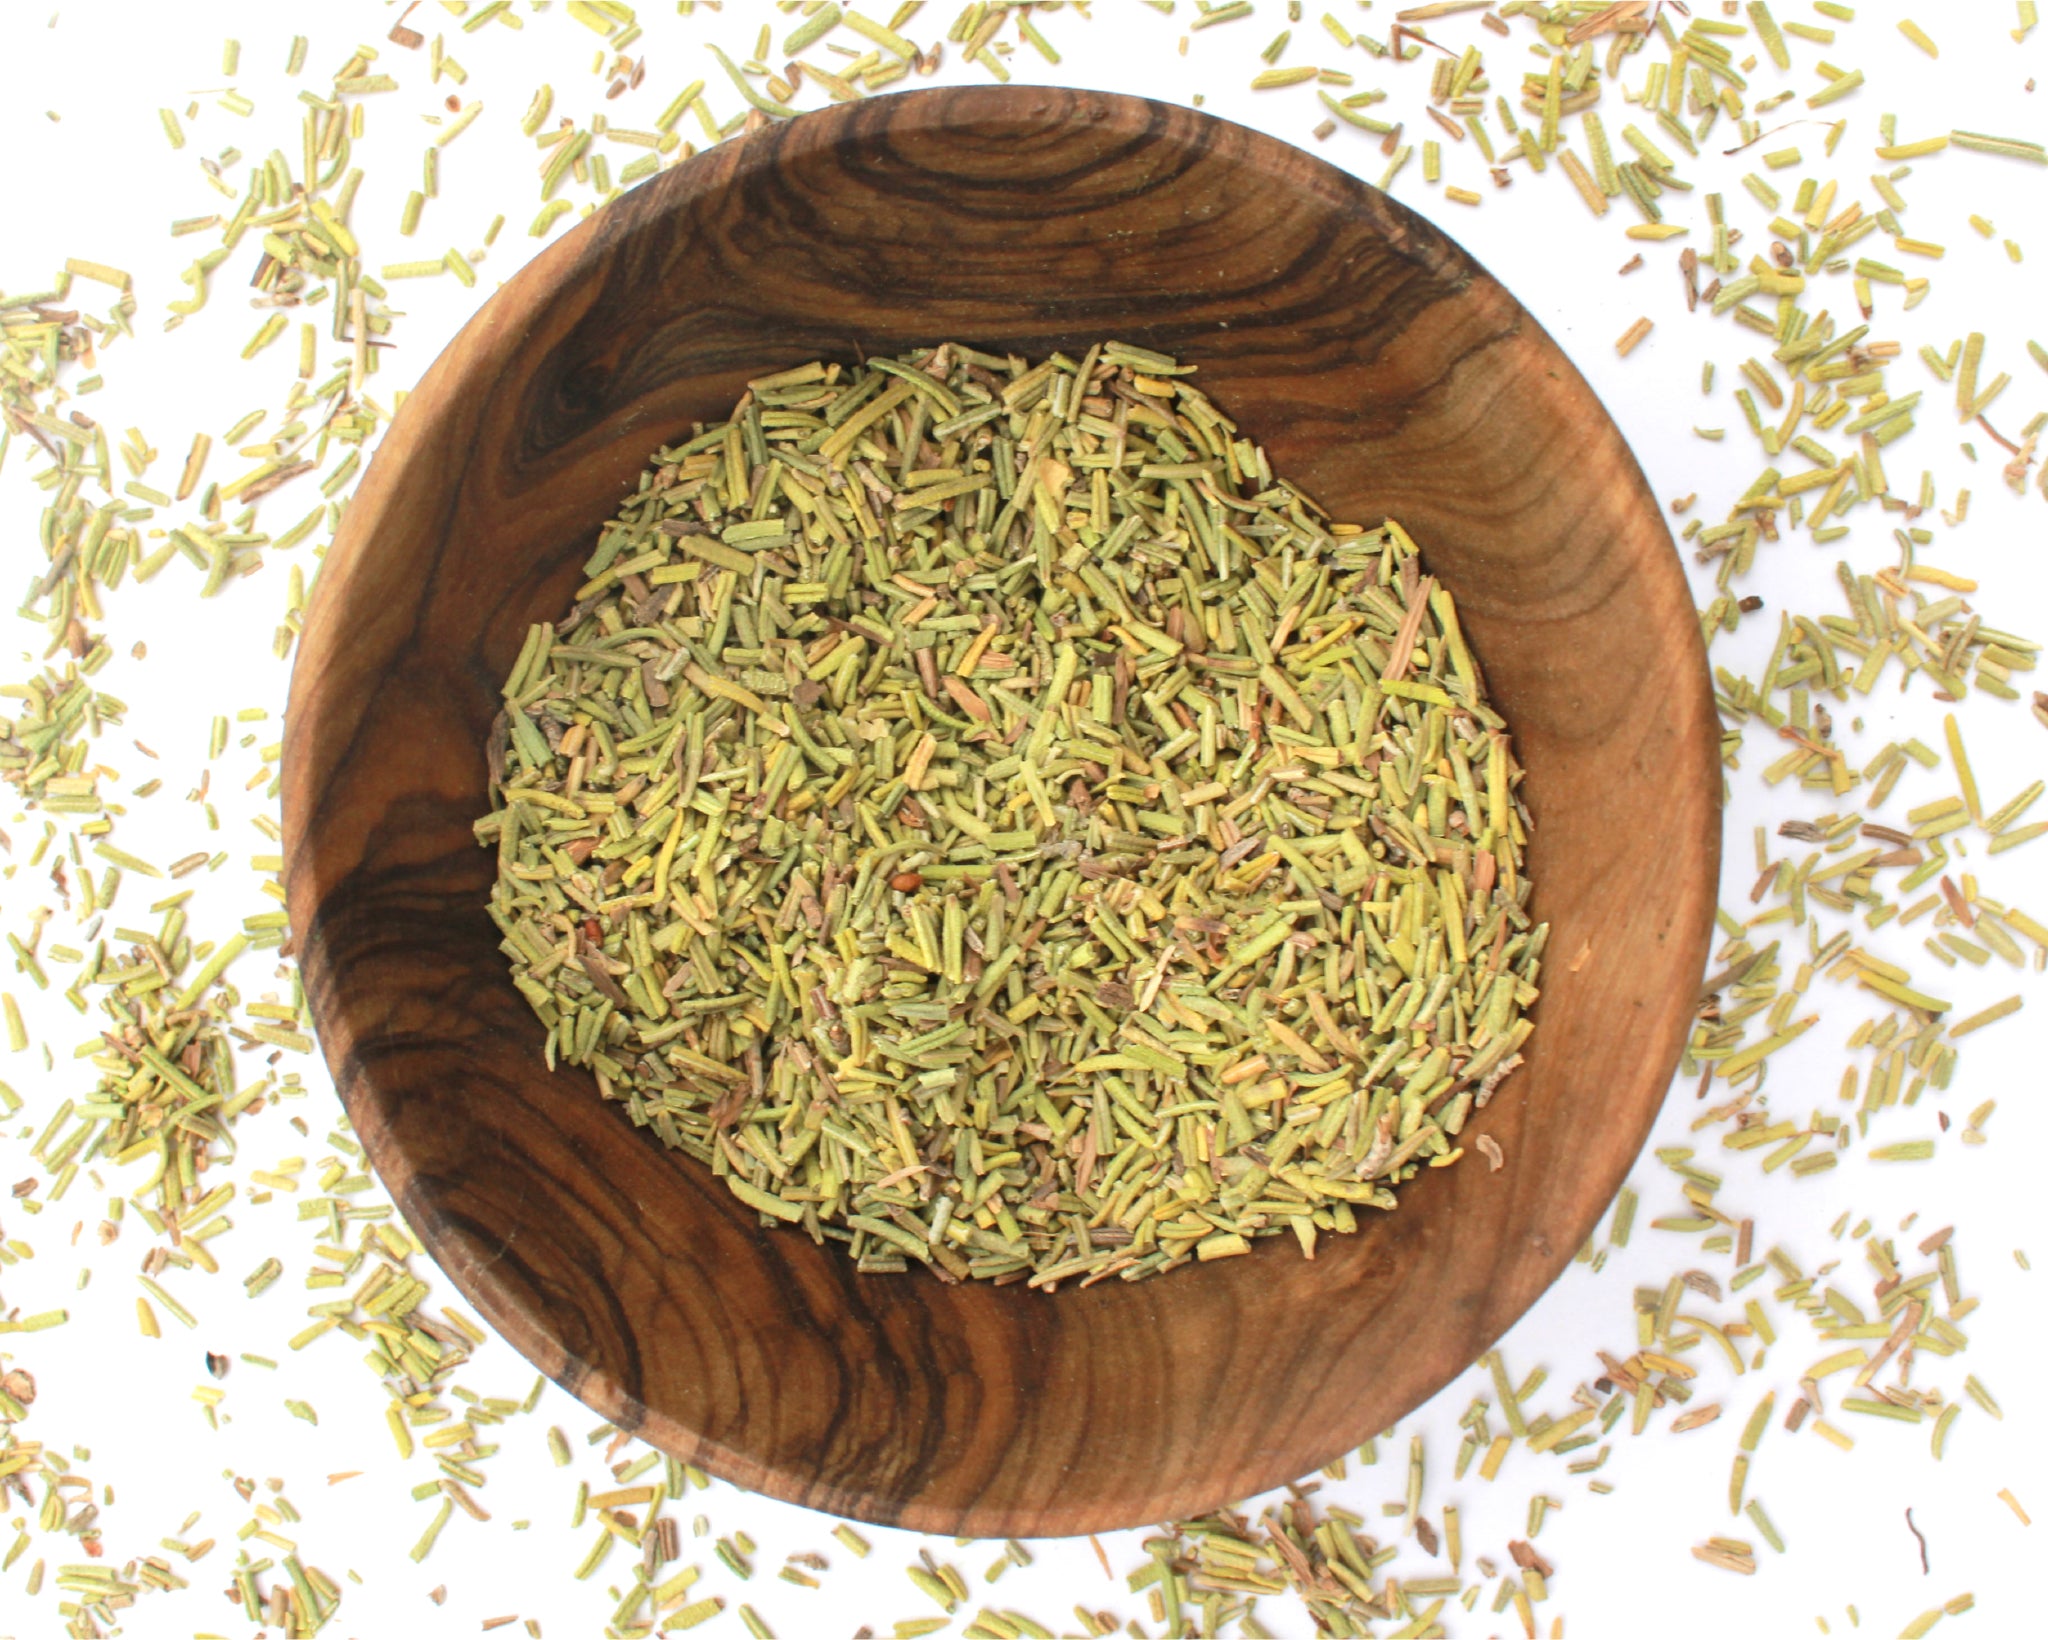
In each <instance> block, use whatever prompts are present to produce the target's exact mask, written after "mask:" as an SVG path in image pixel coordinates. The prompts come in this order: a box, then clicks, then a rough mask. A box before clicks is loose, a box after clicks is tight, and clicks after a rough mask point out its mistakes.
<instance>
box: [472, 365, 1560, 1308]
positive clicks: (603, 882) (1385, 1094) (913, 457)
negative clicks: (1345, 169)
mask: <svg viewBox="0 0 2048 1640" xmlns="http://www.w3.org/2000/svg"><path fill="white" fill-rule="evenodd" d="M1191 370H1192V367H1190V366H1183V365H1181V364H1179V363H1177V362H1176V361H1174V360H1172V359H1170V358H1167V357H1164V356H1162V355H1159V354H1155V353H1150V352H1147V351H1145V350H1143V349H1140V348H1135V347H1127V346H1123V345H1121V344H1118V343H1114V342H1112V343H1107V344H1103V345H1099V346H1096V347H1092V348H1090V349H1088V350H1087V353H1086V354H1085V356H1084V357H1083V358H1081V359H1079V360H1076V359H1073V358H1069V357H1067V356H1065V355H1058V354H1056V355H1054V356H1053V357H1051V358H1049V359H1046V360H1044V361H1042V362H1039V363H1037V364H1027V363H1026V362H1025V361H1023V360H1021V359H1017V358H1002V357H997V356H994V355H991V354H986V353H981V352H977V351H975V350H974V349H972V348H968V347H963V346H960V345H958V344H953V343H948V344H945V345H942V346H940V347H936V348H930V349H925V350H921V351H919V352H915V353H911V354H907V355H905V356H903V357H901V358H897V359H879V360H875V361H873V362H871V363H870V364H867V365H864V366H862V367H860V368H857V369H851V370H849V369H846V368H843V367H841V366H838V365H825V364H810V365H805V366H803V367H801V368H798V369H793V370H785V371H782V372H780V373H779V374H776V375H773V376H769V377H765V378H763V379H761V380H759V381H756V382H754V383H753V384H752V385H751V386H750V388H749V390H748V393H747V395H746V396H745V398H744V399H742V401H741V403H740V404H739V406H738V407H737V408H736V409H735V411H734V413H733V415H732V417H731V418H730V419H729V420H727V421H724V422H721V423H719V424H718V425H716V426H711V427H700V428H697V429H696V430H694V431H693V433H692V434H691V436H690V437H689V438H687V439H685V440H683V441H681V442H679V443H678V444H676V445H674V446H672V447H670V448H667V449H664V450H662V451H660V452H659V453H658V454H657V455H656V457H655V460H654V464H653V465H652V466H651V467H650V468H649V469H648V471H647V472H646V473H645V474H644V475H643V477H642V480H641V484H640V488H639V490H638V492H637V493H636V494H635V495H634V497H633V498H632V499H631V500H630V501H629V502H628V503H627V504H626V505H625V507H624V508H623V509H622V510H621V512H620V513H619V515H618V517H617V518H616V519H614V520H613V521H612V522H611V523H609V524H608V525H606V526H605V528H604V530H603V532H602V535H601V537H600V540H599V543H598V546H597V550H596V552H595V553H594V554H593V556H592V557H591V559H590V561H589V563H588V564H587V565H586V573H587V574H588V577H589V579H588V580H587V581H586V582H585V584H584V585H583V587H582V588H581V589H580V591H579V594H578V601H577V603H576V606H575V608H574V609H573V610H572V611H571V612H570V613H569V614H568V615H567V616H566V617H565V618H564V619H563V620H561V621H560V622H559V623H557V624H555V625H554V626H548V625H540V626H536V627H535V628H534V629H533V630H532V631H531V633H530V634H529V636H528V640H527V643H526V645H525V647H524V649H523V651H522V653H521V654H520V656H519V658H518V661H517V663H516V664H515V665H514V667H513V670H512V673H511V676H510V677H509V678H508V679H507V681H506V684H505V687H504V694H505V698H506V706H505V711H504V714H503V716H502V718H501V721H500V724H499V727H498V731H497V734H496V736H495V738H494V743H493V745H492V747H491V749H490V750H491V758H492V765H493V773H494V780H493V786H492V790H493V798H494V803H495V807H494V809H493V811H492V813H491V814H489V815H488V816H486V817H485V818H484V819H482V820H481V821H479V822H478V825H477V828H476V830H477V835H478V838H479V840H480V841H481V842H483V843H485V844H486V845H489V846H493V847H495V848H496V849H497V850H498V857H499V876H498V881H497V885H496V887H495V889H494V891H493V894H492V898H491V912H492V915H493V917H494V918H495V919H496V920H497V922H498V925H499V927H500V929H501V930H502V931H503V933H504V936H505V939H504V950H505V952H506V954H507V955H508V957H510V959H511V961H512V967H513V978H514V982H515V983H516V984H517V985H518V986H519V988H520V990H521V992H522V993H523V994H524V995H525V996H526V998H527V999H528V1001H529V1002H530V1003H531V1004H532V1005H533V1007H534V1010H535V1012H536V1013H537V1014H538V1015H539V1017H540V1019H541V1021H542V1022H543V1024H545V1025H546V1027H547V1029H548V1036H547V1047H546V1052H547V1057H548V1061H549V1063H550V1064H551V1065H552V1064H556V1063H559V1062H562V1061H567V1062H569V1063H573V1064H578V1065H587V1066H589V1067H590V1068H591V1069H592V1071H593V1072H594V1073H595V1074H596V1076H597V1080H598V1085H599V1088H600V1090H601V1092H602V1093H603V1094H604V1095H605V1096H606V1097H608V1098H613V1099H617V1100H620V1101H622V1102H623V1103H624V1104H625V1105H626V1107H627V1110H628V1113H629V1114H630V1115H631V1117H632V1119H633V1120H634V1121H635V1122H636V1123H638V1124H640V1125H642V1126H646V1127H650V1128H652V1129H653V1131H654V1132H655V1134H656V1135H657V1136H658V1137H659V1138H661V1139H662V1140H663V1141H664V1142H665V1143H667V1144H670V1145H674V1146H679V1147H681V1148H683V1149H685V1150H687V1151H689V1152H690V1153H691V1154H693V1155H695V1156H697V1157H698V1158H700V1159H701V1160H704V1161H706V1162H708V1163H710V1164H711V1166H712V1167H713V1169H714V1171H715V1172H716V1173H718V1174H719V1175H720V1176H721V1177H723V1178H724V1179H725V1180H726V1181H727V1183H728V1185H729V1186H730V1188H731V1189H732V1191H733V1192H734V1194H735V1195H737V1196H739V1197H740V1198H741V1200H743V1201H745V1202H746V1203H747V1204H748V1205H749V1206H752V1207H754V1208H757V1209H758V1210H759V1211H760V1212H761V1213H762V1214H763V1215H764V1217H765V1218H766V1219H769V1220H773V1221H782V1222H789V1223H801V1224H802V1225H803V1226H804V1227H805V1229H806V1230H807V1231H808V1232H809V1233H810V1234H811V1235H812V1236H814V1237H818V1238H829V1239H833V1240H837V1241H843V1242H846V1243H848V1244H849V1248H850V1251H851V1252H852V1254H853V1255H854V1257H855V1258H856V1259H857V1260H858V1261H859V1263H860V1266H861V1267H862V1268H863V1269H870V1270H897V1269H903V1268H906V1267H907V1265H908V1262H909V1261H912V1260H915V1261H916V1262H918V1263H922V1264H927V1265H929V1266H931V1267H933V1268H934V1270H935V1271H936V1272H938V1273H940V1274H941V1275H942V1276H944V1277H945V1278H947V1279H958V1278H962V1277H983V1278H990V1279H996V1280H1014V1279H1022V1278H1025V1277H1028V1278H1029V1279H1030V1280H1031V1282H1032V1284H1033V1285H1035V1286H1043V1287H1047V1288H1051V1287H1053V1286H1055V1285H1056V1284H1057V1283H1059V1282H1060V1281H1062V1280H1066V1279H1100V1278H1102V1277H1106V1276H1108V1275H1111V1274H1116V1275H1121V1276H1123V1277H1124V1278H1125V1279H1136V1278H1138V1277H1141V1276H1144V1275H1149V1274H1151V1273H1154V1272H1155V1271H1158V1270H1162V1269H1166V1268H1170V1267H1173V1266H1175V1265H1178V1264H1181V1263H1184V1262H1187V1261H1188V1260H1190V1259H1203V1260H1207V1259H1212V1258H1219V1257H1228V1256H1231V1255H1235V1254H1241V1253H1244V1252H1246V1251H1248V1244H1249V1240H1250V1239H1251V1238H1253V1237H1256V1236H1259V1235H1267V1234H1274V1233H1277V1232H1280V1231H1282V1230H1289V1229H1291V1230H1292V1231H1293V1232H1294V1233H1295V1234H1296V1235H1297V1237H1298V1238H1299V1239H1300V1242H1301V1245H1302V1247H1303V1249H1304V1251H1305V1252H1308V1253H1310V1254H1311V1255H1312V1254H1313V1251H1314V1247H1315V1241H1316V1236H1317V1234H1318V1232H1319V1231H1333V1230H1334V1231H1347V1230H1350V1229H1352V1228H1354V1227H1355V1224H1356V1219H1355V1215H1354V1209H1355V1208H1358V1207H1371V1208H1376V1209H1382V1210H1384V1209H1387V1208H1391V1207H1392V1206H1393V1205H1394V1203H1395V1197H1394V1194H1393V1189H1392V1187H1393V1186H1395V1185H1396V1184H1398V1183H1399V1182H1400V1181H1401V1180H1402V1179H1404V1178H1407V1177H1408V1176H1409V1175H1411V1174H1412V1173H1413V1172H1414V1171H1415V1170H1416V1169H1417V1168H1419V1167H1422V1166H1425V1165H1431V1166H1434V1165H1444V1164H1446V1163H1448V1162H1450V1161H1453V1160H1455V1159H1456V1157H1457V1156H1458V1154H1459V1150H1458V1147H1457V1142H1456V1141H1457V1136H1458V1134H1459V1132H1460V1130H1461V1129H1462V1128H1463V1126H1464V1124H1465V1121H1466V1119H1467V1118H1468V1116H1469V1115H1470V1114H1471V1112H1472V1111H1473V1110H1474V1109H1476V1108H1478V1107H1480V1106H1483V1105H1484V1103H1485V1101H1486V1099H1487V1098H1488V1096H1489V1095H1490V1094H1491V1092H1492V1091H1493V1089H1494V1087H1495V1086H1496V1085H1497V1084H1498V1083H1499V1081H1500V1080H1501V1078H1502V1077H1504V1076H1506V1075H1507V1074H1508V1073H1509V1072H1510V1071H1511V1070H1512V1069H1513V1067H1514V1066H1515V1065H1516V1064H1517V1063H1518V1062H1519V1054H1518V1052H1517V1050H1518V1049H1519V1048H1520V1046H1521V1044H1522V1042H1523V1041H1524V1039H1525V1038H1526V1036H1527V1034H1528V1031H1529V1029H1530V1025H1529V1022H1528V1021H1527V1019H1526V1018H1525V1017H1524V1015H1525V1013H1526V1010H1527V1008H1528V1006H1529V1004H1530V1003H1531V1002H1532V1001H1533V1000H1534V997H1535V995H1536V991H1535V980H1536V976H1537V970H1538V966H1539V961H1540V957H1541V953H1542V950H1543V943H1544V935H1545V929H1544V928H1541V927H1537V926H1534V925H1532V924H1531V922H1530V919H1529V917H1528V915H1527V913H1526V911H1525V909H1524V907H1525V905H1526V902H1527V898H1528V891H1529V885H1528V881H1527V879H1526V878H1525V877H1524V876H1523V875H1522V871H1521V864H1522V849H1523V845H1524V843H1525V841H1526V827H1527V823H1528V819H1527V815H1526V812H1525V811H1524V810H1523V808H1522V806H1521V803H1520V800H1519V798H1518V797H1517V796H1516V793H1515V787H1516V784H1517V783H1518V781H1519V778H1520V775H1519V770H1518V769H1517V768H1516V766H1515V763H1514V761H1513V758H1512V756H1511V754H1510V751H1509V745H1508V737H1507V734H1506V730H1505V726H1504V725H1503V723H1502V721H1501V719H1500V718H1499V717H1498V715H1496V714H1495V713H1494V712H1493V711H1492V710H1491V709H1490V708H1489V707H1488V706H1487V704H1486V702H1485V698H1484V694H1483V690H1482V687H1481V680H1480V675H1479V671H1478V668H1477V666H1476V664H1475V662H1474V660H1473V658H1472V655H1471V653H1470V651H1469V649H1468V648H1467V645H1466V643H1465V640H1464V637H1463V635H1462V633H1461V631H1460V629H1459V626H1458V620H1457V614H1456V610H1455V607H1454V605H1453V603H1452V600H1451V598H1450V595H1449V593H1448V592H1446V591H1445V590H1443V589H1441V588H1440V587H1438V586H1437V584H1436V582H1435V580H1434V579H1433V578H1432V577H1430V576H1428V575H1426V574H1424V573H1423V571H1422V566H1421V563H1420V560H1419V558H1418V556H1417V552H1416V548H1415V545H1414V543H1413V542H1412V541H1411V540H1410V539H1409V538H1408V536H1407V535H1406V534H1405V533H1404V532H1403V531H1402V530H1401V528H1400V526H1399V525H1398V524H1394V523H1391V522H1389V523H1387V524H1385V525H1384V526H1382V527H1380V528H1378V529H1375V530H1366V529H1363V528H1361V527H1360V526H1358V525H1355V524H1333V523H1329V522H1327V521H1326V520H1325V518H1324V516H1323V514H1322V512H1321V510H1320V509H1319V508H1317V507H1316V506H1315V505H1314V503H1312V502H1311V501H1309V500H1308V499H1307V498H1306V497H1304V496H1302V495H1301V494H1300V493H1299V492H1298V491H1297V490H1295V489H1294V488H1293V487H1292V486H1290V485H1288V484H1287V483H1285V482H1284V481H1283V480H1280V479H1278V478H1276V477H1274V475H1273V474H1272V472H1271V470H1270V467H1269V465H1268V463H1267V460H1266V457H1265V454H1264V452H1263V451H1261V450H1260V449H1259V448H1258V447H1257V446H1256V445H1254V444H1253V443H1252V442H1251V441H1250V440H1248V439H1245V438H1242V437H1240V436H1239V434H1238V430H1237V427H1236V425H1235V424H1234V423H1233V422H1231V421H1230V420H1229V419H1228V418H1227V417H1225V416H1224V415H1223V414H1222V412H1221V411H1219V410H1218V409H1217V407H1216V406H1215V405H1213V404H1212V403H1211V402H1210V401H1209V400H1208V398H1207V397H1206V396H1205V395H1203V394H1202V393H1201V392H1200V391H1198V390H1197V389H1196V388H1195V387H1194V386H1193V385H1192V383H1191V382H1190V381H1189V380H1188V377H1189V375H1190V374H1191Z"/></svg>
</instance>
